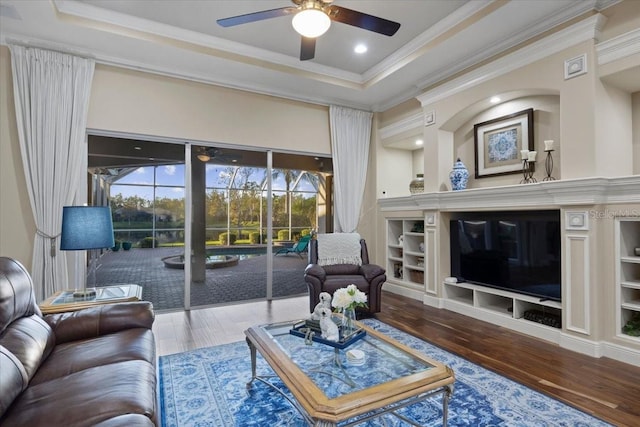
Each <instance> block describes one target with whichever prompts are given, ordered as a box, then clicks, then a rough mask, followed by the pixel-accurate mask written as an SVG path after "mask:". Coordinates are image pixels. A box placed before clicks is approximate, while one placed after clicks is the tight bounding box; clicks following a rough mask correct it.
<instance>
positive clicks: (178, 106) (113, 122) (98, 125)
mask: <svg viewBox="0 0 640 427" xmlns="http://www.w3.org/2000/svg"><path fill="white" fill-rule="evenodd" d="M87 127H88V128H90V129H100V130H107V131H118V132H129V133H134V134H141V135H153V136H162V137H169V138H178V139H181V140H191V141H206V142H219V143H226V144H234V145H244V146H253V147H262V148H273V149H279V150H290V151H297V152H307V153H315V154H325V155H326V154H330V153H331V143H330V139H329V111H328V107H326V106H319V105H313V104H306V103H302V102H297V101H290V100H286V99H282V98H275V97H271V96H266V95H258V94H253V93H249V92H243V91H239V90H234V89H227V88H223V87H219V86H212V85H206V84H202V83H196V82H190V81H185V80H179V79H175V78H170V77H164V76H158V75H153V74H148V73H142V72H138V71H131V70H125V69H121V68H114V67H108V66H103V65H98V66H96V72H95V76H94V81H93V85H92V91H91V103H90V105H89V117H88V124H87Z"/></svg>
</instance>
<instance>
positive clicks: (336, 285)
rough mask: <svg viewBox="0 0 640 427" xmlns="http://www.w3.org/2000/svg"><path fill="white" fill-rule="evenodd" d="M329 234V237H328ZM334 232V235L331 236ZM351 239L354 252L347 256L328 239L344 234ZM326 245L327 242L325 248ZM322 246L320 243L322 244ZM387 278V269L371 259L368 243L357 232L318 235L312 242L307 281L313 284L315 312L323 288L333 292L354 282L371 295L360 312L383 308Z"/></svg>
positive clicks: (311, 285)
mask: <svg viewBox="0 0 640 427" xmlns="http://www.w3.org/2000/svg"><path fill="white" fill-rule="evenodd" d="M324 236H327V237H324ZM329 236H332V237H329ZM343 237H344V238H345V239H346V240H351V243H350V244H351V246H352V247H353V250H354V253H353V254H351V255H347V256H344V255H346V254H340V251H339V250H336V247H335V246H332V245H331V243H328V242H327V238H329V240H330V241H331V240H337V239H341V238H343ZM322 245H325V246H326V247H325V250H324V252H323V248H322ZM319 246H320V247H319ZM319 253H320V256H319ZM386 280H387V276H386V275H385V269H384V268H382V267H380V266H378V265H375V264H370V263H369V253H368V251H367V243H366V242H365V241H364V239H360V236H359V235H358V234H357V233H333V234H326V235H318V238H317V239H314V240H311V242H309V265H307V268H306V269H305V271H304V281H305V282H306V283H307V287H308V288H309V312H311V313H312V312H313V309H314V308H315V306H316V304H318V302H319V301H320V298H319V296H320V292H328V293H329V294H331V295H332V296H333V293H334V292H335V291H336V290H337V289H340V288H346V287H347V286H349V285H351V284H354V285H356V286H357V287H358V289H359V290H361V291H362V292H364V293H365V294H366V295H367V307H368V308H367V309H362V308H360V307H359V308H358V309H357V311H358V312H368V313H369V314H372V313H378V312H379V311H380V300H381V294H382V285H383V284H384V282H385V281H386Z"/></svg>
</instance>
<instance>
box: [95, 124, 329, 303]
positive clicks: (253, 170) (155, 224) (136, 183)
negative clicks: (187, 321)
mask: <svg viewBox="0 0 640 427" xmlns="http://www.w3.org/2000/svg"><path fill="white" fill-rule="evenodd" d="M89 151H90V155H89V171H90V173H91V174H92V175H93V178H94V179H92V183H93V184H92V185H93V189H92V192H96V193H100V194H101V196H100V197H95V198H94V199H93V201H94V202H96V203H97V201H100V203H108V204H109V205H110V206H111V208H112V214H113V221H114V228H115V239H116V240H117V241H118V243H119V245H118V246H117V247H114V248H112V249H111V250H109V251H107V252H106V253H105V254H104V255H103V256H102V258H101V267H100V269H99V270H98V277H99V278H98V280H99V282H98V285H103V286H104V285H109V284H113V283H122V282H126V283H137V284H140V285H141V286H142V287H143V298H144V299H147V300H150V301H152V302H153V303H154V306H155V307H156V309H158V310H172V309H183V308H186V309H189V308H192V307H202V306H210V305H218V304H230V303H237V302H241V301H247V300H259V299H265V298H267V299H271V298H282V297H288V296H297V295H305V294H306V293H307V290H306V285H305V284H304V280H303V271H304V268H305V267H306V253H304V252H303V253H301V254H298V253H295V252H290V251H287V248H291V247H292V246H293V245H294V244H295V243H296V242H297V240H299V239H300V238H301V237H302V236H306V235H309V234H311V233H312V232H313V231H314V230H317V229H318V228H320V229H321V230H323V224H324V221H323V220H324V215H323V212H325V211H326V207H325V206H324V205H323V203H322V202H321V201H322V200H326V199H327V197H326V194H325V193H326V192H325V190H324V188H325V187H326V185H325V184H324V183H325V179H324V177H325V175H326V174H325V173H324V171H323V170H321V169H322V167H323V166H324V165H325V164H327V163H329V164H330V161H328V160H327V159H325V160H324V161H320V162H319V161H318V160H317V159H316V158H313V157H309V156H302V155H294V154H284V153H271V152H269V151H264V150H263V151H248V150H239V149H235V148H228V147H213V146H205V145H194V144H184V143H180V144H177V143H176V144H172V143H166V142H151V141H142V140H131V139H121V138H115V137H104V136H101V137H95V136H94V137H90V150H89ZM97 189H99V190H100V191H96V190H97ZM125 247H126V250H125Z"/></svg>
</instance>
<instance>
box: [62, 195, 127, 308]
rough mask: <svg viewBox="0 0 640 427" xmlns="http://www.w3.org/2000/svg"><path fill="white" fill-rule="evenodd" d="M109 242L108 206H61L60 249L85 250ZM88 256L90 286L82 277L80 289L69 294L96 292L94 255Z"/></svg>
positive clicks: (110, 240)
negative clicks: (82, 281)
mask: <svg viewBox="0 0 640 427" xmlns="http://www.w3.org/2000/svg"><path fill="white" fill-rule="evenodd" d="M113 245H114V241H113V223H112V222H111V208H109V207H108V206H64V207H63V208H62V234H61V237H60V250H63V251H86V250H92V249H104V248H110V247H112V246H113ZM89 256H90V259H89V277H90V278H91V287H89V288H88V287H87V284H86V282H87V281H86V280H85V282H84V288H83V289H82V290H76V291H75V292H74V293H73V296H74V297H75V298H91V297H94V296H95V295H96V290H95V283H96V280H95V279H96V262H97V256H96V254H93V253H92V252H90V253H89Z"/></svg>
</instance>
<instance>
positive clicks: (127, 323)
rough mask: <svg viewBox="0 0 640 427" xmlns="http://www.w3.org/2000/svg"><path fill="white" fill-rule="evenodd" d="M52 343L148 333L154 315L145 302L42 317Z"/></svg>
mask: <svg viewBox="0 0 640 427" xmlns="http://www.w3.org/2000/svg"><path fill="white" fill-rule="evenodd" d="M44 319H45V321H46V322H47V323H48V324H49V326H51V329H53V332H54V334H55V336H56V343H57V344H60V343H63V342H68V341H75V340H81V339H87V338H95V337H99V336H101V335H106V334H111V333H114V332H118V331H123V330H125V329H132V328H146V329H151V327H152V325H153V321H154V319H155V314H154V312H153V305H152V304H151V303H150V302H148V301H136V302H123V303H118V304H105V305H98V306H95V307H89V308H85V309H83V310H78V311H73V312H66V313H56V314H50V315H47V316H45V317H44Z"/></svg>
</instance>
